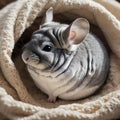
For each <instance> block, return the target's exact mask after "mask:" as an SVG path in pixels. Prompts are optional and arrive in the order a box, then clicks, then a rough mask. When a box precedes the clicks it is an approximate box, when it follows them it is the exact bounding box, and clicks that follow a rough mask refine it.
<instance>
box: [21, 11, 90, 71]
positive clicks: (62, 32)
mask: <svg viewBox="0 0 120 120" xmlns="http://www.w3.org/2000/svg"><path fill="white" fill-rule="evenodd" d="M52 19H53V10H52V9H49V10H48V11H47V12H46V15H45V17H44V19H43V23H42V25H41V26H40V29H39V30H38V31H36V32H34V33H33V35H32V37H31V40H30V42H28V43H27V44H26V45H25V46H24V49H23V53H22V59H23V61H24V62H25V63H26V64H27V65H30V66H32V67H35V68H37V69H45V68H55V67H56V70H57V69H60V68H61V66H63V65H64V64H65V61H66V59H67V58H68V57H69V56H70V54H71V53H72V52H73V51H75V50H77V48H78V46H79V44H80V43H81V41H82V40H83V39H84V38H85V37H86V36H87V34H88V32H89V23H88V21H87V20H86V19H84V18H78V19H76V20H75V21H73V23H72V24H71V25H66V24H60V23H57V22H53V21H52Z"/></svg>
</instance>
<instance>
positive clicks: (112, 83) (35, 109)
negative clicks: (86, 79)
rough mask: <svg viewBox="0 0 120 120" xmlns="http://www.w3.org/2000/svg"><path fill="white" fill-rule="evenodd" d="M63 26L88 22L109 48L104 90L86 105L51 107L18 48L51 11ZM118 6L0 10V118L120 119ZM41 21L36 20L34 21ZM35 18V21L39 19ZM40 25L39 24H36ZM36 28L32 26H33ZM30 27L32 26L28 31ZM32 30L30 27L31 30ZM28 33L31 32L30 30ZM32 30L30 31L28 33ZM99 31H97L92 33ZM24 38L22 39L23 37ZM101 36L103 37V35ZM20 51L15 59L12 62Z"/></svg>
mask: <svg viewBox="0 0 120 120" xmlns="http://www.w3.org/2000/svg"><path fill="white" fill-rule="evenodd" d="M51 6H52V7H53V8H54V17H55V18H56V19H57V20H59V21H61V22H70V21H73V20H74V19H75V18H78V17H85V18H87V19H88V20H89V22H90V23H91V24H93V25H95V26H97V27H98V28H99V29H100V30H101V31H102V33H103V34H104V36H105V38H106V39H103V41H104V42H106V41H107V44H108V45H109V47H110V50H109V52H110V73H109V76H108V80H107V82H106V83H105V85H104V86H103V87H102V88H101V90H99V91H98V92H97V93H96V94H94V95H93V96H91V97H89V98H86V99H84V100H77V101H63V100H57V102H56V103H55V104H53V103H48V102H47V96H46V95H45V94H44V93H42V92H41V91H40V90H38V89H37V88H36V86H35V85H34V83H33V81H32V79H31V78H30V76H29V74H28V72H27V71H26V69H25V65H24V63H23V62H22V60H21V58H20V53H19V52H17V50H16V49H14V46H15V43H16V42H17V41H18V40H19V38H20V37H21V36H23V38H22V39H23V41H24V37H25V35H24V34H23V32H24V31H26V32H25V33H27V35H30V33H29V30H30V31H31V29H33V28H34V27H35V26H37V27H36V28H35V29H37V28H38V27H39V24H40V20H41V17H42V16H43V14H44V12H45V11H46V10H47V9H48V8H49V7H51ZM119 13H120V4H119V3H117V2H116V1H115V0H18V1H16V2H14V3H12V4H10V5H8V6H7V7H5V8H4V9H2V10H1V11H0V113H1V114H3V115H4V116H6V117H7V118H9V119H12V120H32V119H34V120H37V119H38V120H46V119H51V120H54V119H57V120H59V119H60V120H73V119H74V120H77V119H79V120H94V119H96V120H99V119H101V120H106V119H116V118H120V114H119V113H120V21H119V20H120V14H119ZM36 18H37V19H36ZM35 19H36V20H35ZM35 21H37V22H36V23H34V22H35ZM32 23H34V24H32ZM30 26H31V27H30ZM28 27H29V28H28ZM27 28H28V29H27ZM26 29H27V30H28V31H27V30H26ZM93 29H94V31H95V28H93ZM22 34H23V35H22ZM99 35H100V37H101V35H102V34H99ZM13 49H14V52H16V53H17V54H18V56H17V57H12V56H11V55H12V53H13Z"/></svg>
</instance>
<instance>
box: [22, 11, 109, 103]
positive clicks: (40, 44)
mask: <svg viewBox="0 0 120 120" xmlns="http://www.w3.org/2000/svg"><path fill="white" fill-rule="evenodd" d="M22 58H23V61H24V62H25V63H26V64H27V68H28V71H29V73H30V75H31V76H32V78H33V80H34V82H35V84H36V85H37V87H38V88H40V89H41V90H42V91H43V92H45V93H46V94H48V96H49V99H48V100H49V101H50V102H55V100H56V97H59V98H62V99H65V100H76V99H81V98H85V97H87V96H89V95H91V94H93V93H94V92H95V91H96V90H97V89H98V88H100V86H101V85H102V84H103V83H104V81H105V80H106V77H107V74H108V69H109V58H108V54H107V52H106V49H105V47H104V46H103V44H102V43H101V41H99V40H98V38H96V37H95V36H94V35H92V34H91V33H89V23H88V22H87V20H86V19H84V18H78V19H76V20H75V21H74V22H73V23H72V24H71V25H67V24H60V23H57V22H52V9H49V10H48V11H47V12H46V17H45V19H44V24H43V25H41V27H40V29H39V30H38V31H36V32H34V33H33V35H32V38H31V41H30V42H29V43H27V44H26V45H25V47H24V51H23V54H22Z"/></svg>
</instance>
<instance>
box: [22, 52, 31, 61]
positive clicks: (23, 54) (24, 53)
mask: <svg viewBox="0 0 120 120" xmlns="http://www.w3.org/2000/svg"><path fill="white" fill-rule="evenodd" d="M22 59H23V61H24V62H25V63H28V62H29V60H30V53H29V52H28V51H24V52H23V53H22Z"/></svg>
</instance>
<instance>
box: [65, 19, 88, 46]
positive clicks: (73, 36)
mask: <svg viewBox="0 0 120 120" xmlns="http://www.w3.org/2000/svg"><path fill="white" fill-rule="evenodd" d="M89 29H90V25H89V22H88V21H87V20H86V19H85V18H78V19H76V20H75V21H73V23H72V24H71V25H69V27H68V28H67V29H66V30H65V31H64V32H63V38H64V40H65V42H66V43H67V46H69V47H71V46H72V45H78V44H79V43H81V41H82V40H84V38H85V37H86V36H87V34H88V33H89Z"/></svg>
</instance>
